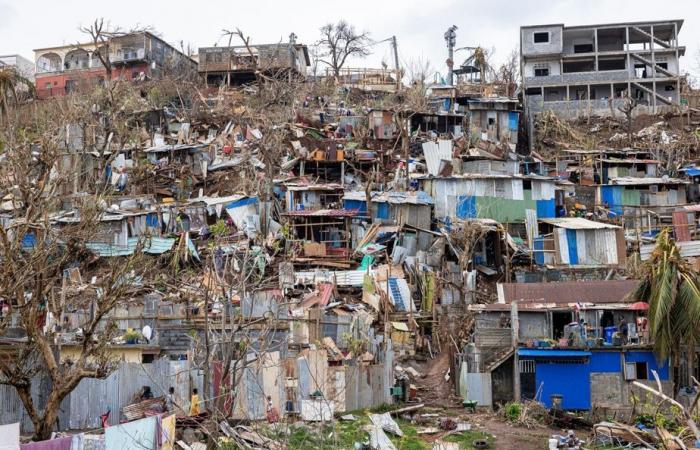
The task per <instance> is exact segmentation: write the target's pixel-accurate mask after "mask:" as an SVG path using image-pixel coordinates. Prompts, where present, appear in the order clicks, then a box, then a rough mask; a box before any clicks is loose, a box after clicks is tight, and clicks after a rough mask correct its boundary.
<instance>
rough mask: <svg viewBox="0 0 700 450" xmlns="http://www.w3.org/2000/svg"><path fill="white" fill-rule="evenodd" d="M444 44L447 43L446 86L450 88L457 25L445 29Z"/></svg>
mask: <svg viewBox="0 0 700 450" xmlns="http://www.w3.org/2000/svg"><path fill="white" fill-rule="evenodd" d="M445 42H446V43H447V84H449V85H450V86H452V82H453V74H452V68H453V66H454V60H453V57H454V50H455V45H457V25H452V26H451V27H450V28H448V29H447V31H446V32H445Z"/></svg>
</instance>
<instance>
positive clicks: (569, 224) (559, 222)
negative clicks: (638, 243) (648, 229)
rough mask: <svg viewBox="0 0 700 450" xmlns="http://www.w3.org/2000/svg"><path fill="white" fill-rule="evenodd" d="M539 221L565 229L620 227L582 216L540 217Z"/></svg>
mask: <svg viewBox="0 0 700 450" xmlns="http://www.w3.org/2000/svg"><path fill="white" fill-rule="evenodd" d="M540 222H542V223H547V224H549V225H554V226H555V227H557V228H566V229H567V230H602V229H606V228H607V229H617V228H620V227H619V226H617V225H612V224H609V223H603V222H595V221H593V220H588V219H584V218H583V217H557V218H555V219H540Z"/></svg>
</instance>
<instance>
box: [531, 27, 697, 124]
mask: <svg viewBox="0 0 700 450" xmlns="http://www.w3.org/2000/svg"><path fill="white" fill-rule="evenodd" d="M682 25H683V20H666V21H650V22H630V23H616V24H598V25H586V26H574V27H567V26H564V25H563V24H552V25H528V26H523V27H521V28H520V54H521V74H522V79H523V86H524V94H525V95H524V104H525V110H526V113H527V114H528V116H529V118H530V123H532V120H533V119H532V116H533V115H535V114H536V113H538V112H541V111H544V110H552V111H554V112H556V113H557V114H558V115H560V116H563V117H570V118H573V117H576V116H579V115H581V114H597V115H610V114H621V113H620V112H619V110H618V107H620V106H621V105H622V102H623V101H624V100H623V98H624V96H626V95H629V96H631V97H633V98H634V99H636V100H637V104H638V107H637V108H635V111H634V112H635V114H639V113H658V112H660V111H661V110H662V109H663V108H664V107H668V106H670V107H676V106H677V105H679V103H680V80H681V77H680V68H679V59H680V57H681V56H683V55H684V53H685V47H682V46H680V45H679V44H678V32H679V31H680V29H681V26H682Z"/></svg>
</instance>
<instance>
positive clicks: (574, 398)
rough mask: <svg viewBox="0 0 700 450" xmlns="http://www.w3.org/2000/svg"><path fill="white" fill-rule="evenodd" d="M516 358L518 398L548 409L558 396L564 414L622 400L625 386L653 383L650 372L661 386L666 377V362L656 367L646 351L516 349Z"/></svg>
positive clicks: (625, 349)
mask: <svg viewBox="0 0 700 450" xmlns="http://www.w3.org/2000/svg"><path fill="white" fill-rule="evenodd" d="M518 358H519V368H520V391H521V398H523V399H535V397H536V399H537V400H538V401H541V402H542V403H544V405H545V406H547V407H551V406H552V396H556V395H560V396H561V397H562V407H563V409H566V410H589V409H591V406H592V404H596V403H598V402H597V401H596V400H597V399H606V400H609V401H611V402H616V399H617V398H619V400H622V399H623V398H624V397H625V392H624V391H625V390H626V388H627V385H629V384H631V382H632V381H635V380H640V381H642V380H653V379H654V376H653V374H652V371H655V372H656V373H657V374H658V376H659V379H660V380H661V381H662V382H663V381H668V380H669V376H670V371H669V363H668V361H664V362H663V363H661V364H660V363H659V362H658V361H657V360H656V358H655V356H654V354H653V352H652V351H651V349H650V348H640V347H634V348H633V349H628V348H624V347H617V348H590V349H585V350H584V349H533V348H519V349H518ZM620 403H621V401H620Z"/></svg>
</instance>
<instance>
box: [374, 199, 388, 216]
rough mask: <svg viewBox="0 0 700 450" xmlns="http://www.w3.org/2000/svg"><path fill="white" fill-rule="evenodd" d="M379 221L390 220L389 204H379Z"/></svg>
mask: <svg viewBox="0 0 700 450" xmlns="http://www.w3.org/2000/svg"><path fill="white" fill-rule="evenodd" d="M376 217H377V219H388V218H389V204H388V203H377V215H376Z"/></svg>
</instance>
